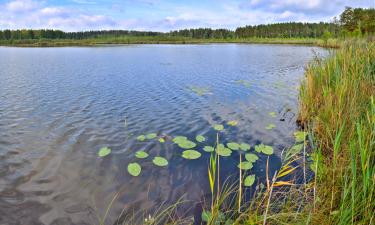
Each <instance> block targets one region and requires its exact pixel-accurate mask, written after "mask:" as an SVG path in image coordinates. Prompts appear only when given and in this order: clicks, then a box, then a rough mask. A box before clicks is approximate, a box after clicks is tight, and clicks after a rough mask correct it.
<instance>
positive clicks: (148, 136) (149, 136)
mask: <svg viewBox="0 0 375 225" xmlns="http://www.w3.org/2000/svg"><path fill="white" fill-rule="evenodd" d="M156 137H157V134H156V133H151V134H147V135H146V138H147V139H154V138H156Z"/></svg>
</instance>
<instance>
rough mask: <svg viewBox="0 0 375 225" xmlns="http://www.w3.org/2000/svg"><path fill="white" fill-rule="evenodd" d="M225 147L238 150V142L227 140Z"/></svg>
mask: <svg viewBox="0 0 375 225" xmlns="http://www.w3.org/2000/svg"><path fill="white" fill-rule="evenodd" d="M227 147H228V148H230V149H232V150H238V149H240V145H239V144H238V143H235V142H229V143H227Z"/></svg>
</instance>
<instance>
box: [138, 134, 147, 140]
mask: <svg viewBox="0 0 375 225" xmlns="http://www.w3.org/2000/svg"><path fill="white" fill-rule="evenodd" d="M137 140H138V141H144V140H146V136H144V135H139V136H138V137H137Z"/></svg>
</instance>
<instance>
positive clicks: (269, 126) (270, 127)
mask: <svg viewBox="0 0 375 225" xmlns="http://www.w3.org/2000/svg"><path fill="white" fill-rule="evenodd" d="M275 127H276V125H275V124H273V123H270V124H268V125H267V126H266V129H267V130H272V129H273V128H275Z"/></svg>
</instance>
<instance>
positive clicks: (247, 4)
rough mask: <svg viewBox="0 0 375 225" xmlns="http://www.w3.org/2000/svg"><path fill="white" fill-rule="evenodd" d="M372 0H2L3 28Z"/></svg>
mask: <svg viewBox="0 0 375 225" xmlns="http://www.w3.org/2000/svg"><path fill="white" fill-rule="evenodd" d="M345 6H352V7H375V1H374V0H356V1H349V0H283V1H280V0H227V1H225V0H201V1H187V0H178V1H177V0H174V1H173V0H172V1H167V0H61V1H56V0H41V1H39V0H10V1H9V0H6V1H3V0H0V12H1V13H0V29H24V28H27V29H31V28H32V29H41V28H43V29H62V30H66V31H78V30H104V29H128V30H153V31H169V30H176V29H183V28H197V27H211V28H228V29H234V28H236V27H238V26H244V25H255V24H261V23H274V22H286V21H301V22H307V21H314V22H319V21H329V20H331V19H332V18H333V17H334V16H337V15H338V14H339V13H340V12H341V11H342V10H343V9H344V8H345Z"/></svg>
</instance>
